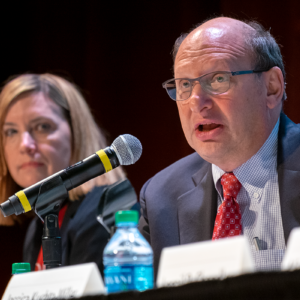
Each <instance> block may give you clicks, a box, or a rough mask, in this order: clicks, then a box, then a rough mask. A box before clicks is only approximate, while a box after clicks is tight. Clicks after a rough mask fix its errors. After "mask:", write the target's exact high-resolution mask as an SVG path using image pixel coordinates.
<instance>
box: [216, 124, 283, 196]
mask: <svg viewBox="0 0 300 300" xmlns="http://www.w3.org/2000/svg"><path fill="white" fill-rule="evenodd" d="M278 130H279V118H278V120H277V123H276V125H275V126H274V128H273V130H272V132H271V134H270V135H269V137H268V139H267V140H266V141H265V143H264V144H263V146H262V147H261V148H260V149H259V150H258V152H257V153H256V154H254V155H253V156H252V157H251V158H250V159H249V160H247V161H246V162H245V163H244V164H242V165H241V166H239V167H238V168H236V169H234V170H233V173H234V175H235V176H236V178H237V179H238V180H239V181H240V183H241V184H242V186H243V187H244V188H246V190H248V188H250V187H251V186H254V187H257V188H263V187H264V185H265V183H266V182H267V180H268V178H269V174H270V170H271V168H272V167H273V166H275V168H276V167H277V144H278ZM212 173H213V180H214V183H215V187H216V189H217V191H218V192H219V193H220V191H219V189H220V186H219V185H218V184H217V183H218V181H219V179H220V178H221V176H222V175H223V174H224V173H225V171H223V170H222V169H221V168H219V167H218V166H216V165H214V164H212Z"/></svg>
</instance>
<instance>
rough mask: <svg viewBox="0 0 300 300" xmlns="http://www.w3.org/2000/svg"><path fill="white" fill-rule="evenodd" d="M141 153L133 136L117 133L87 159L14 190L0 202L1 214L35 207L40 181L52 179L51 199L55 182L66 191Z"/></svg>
mask: <svg viewBox="0 0 300 300" xmlns="http://www.w3.org/2000/svg"><path fill="white" fill-rule="evenodd" d="M141 154H142V145H141V142H140V141H139V140H138V139H137V138H136V137H134V136H132V135H130V134H124V135H120V136H119V137H117V138H116V139H115V140H114V141H113V143H112V145H111V146H110V147H107V148H105V149H103V150H99V151H97V152H96V153H94V154H93V155H91V156H89V157H87V158H86V159H84V160H82V161H80V162H78V163H76V164H74V165H72V166H69V167H68V168H66V169H64V170H61V171H59V172H57V173H55V174H53V175H51V176H49V177H47V178H45V179H44V180H41V181H39V182H38V183H36V184H34V185H32V186H30V187H28V188H26V189H24V190H21V191H19V192H17V193H16V194H15V195H13V196H11V197H9V198H8V200H7V201H5V202H4V203H2V204H1V205H0V210H1V212H2V214H3V215H4V217H7V216H10V215H13V214H15V215H19V214H21V213H25V212H27V211H30V210H32V209H33V208H34V207H35V204H36V201H37V199H38V196H39V194H40V192H41V188H42V186H43V184H46V182H47V181H48V182H49V180H51V183H50V190H49V191H48V193H47V199H46V202H47V203H51V202H53V201H54V200H57V198H58V194H57V192H56V191H55V184H56V182H61V183H62V185H63V186H64V188H65V190H66V192H67V191H69V190H72V189H74V188H75V187H77V186H79V185H81V184H83V183H85V182H86V181H88V180H90V179H92V178H94V177H97V176H99V175H102V174H104V173H107V172H109V171H111V170H112V169H114V168H117V167H118V166H119V165H125V166H127V165H132V164H134V163H135V162H136V161H137V160H138V159H139V158H140V157H141ZM56 179H57V180H56ZM53 183H54V184H53ZM51 184H52V185H53V188H52V186H51ZM47 203H44V205H47Z"/></svg>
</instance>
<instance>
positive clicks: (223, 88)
mask: <svg viewBox="0 0 300 300" xmlns="http://www.w3.org/2000/svg"><path fill="white" fill-rule="evenodd" d="M230 77H231V73H229V72H226V73H225V72H224V73H222V72H219V73H209V74H206V75H204V76H203V77H201V78H198V79H173V80H170V81H168V82H167V83H166V85H165V88H166V90H167V93H168V94H169V96H170V98H171V99H173V100H175V101H176V100H178V101H183V100H186V99H188V98H189V97H190V96H191V94H192V90H193V87H194V85H195V82H196V81H198V82H199V83H200V85H201V87H202V89H203V90H204V91H205V92H207V93H211V94H215V95H218V94H222V93H225V92H227V91H228V89H229V87H230Z"/></svg>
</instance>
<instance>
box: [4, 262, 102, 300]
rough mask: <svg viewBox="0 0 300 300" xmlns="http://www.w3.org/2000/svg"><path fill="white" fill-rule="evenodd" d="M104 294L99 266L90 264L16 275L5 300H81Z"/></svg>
mask: <svg viewBox="0 0 300 300" xmlns="http://www.w3.org/2000/svg"><path fill="white" fill-rule="evenodd" d="M104 293H106V289H105V286H104V284H103V281H102V278H101V275H100V273H99V270H98V267H97V265H96V264H95V263H87V264H82V265H76V266H70V267H61V268H56V269H49V270H44V271H38V272H29V273H24V274H17V275H14V276H13V277H12V279H11V280H10V282H9V284H8V286H7V288H6V290H5V293H4V294H3V297H2V300H41V299H43V300H45V299H54V298H77V297H81V296H86V295H91V294H104Z"/></svg>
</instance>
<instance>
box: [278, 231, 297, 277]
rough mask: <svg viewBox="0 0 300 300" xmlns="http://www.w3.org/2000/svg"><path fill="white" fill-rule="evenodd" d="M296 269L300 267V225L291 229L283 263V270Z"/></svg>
mask: <svg viewBox="0 0 300 300" xmlns="http://www.w3.org/2000/svg"><path fill="white" fill-rule="evenodd" d="M295 269H300V227H297V228H294V229H293V230H292V231H291V233H290V236H289V240H288V242H287V249H286V252H285V255H284V257H283V260H282V264H281V270H282V271H288V270H295Z"/></svg>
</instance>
